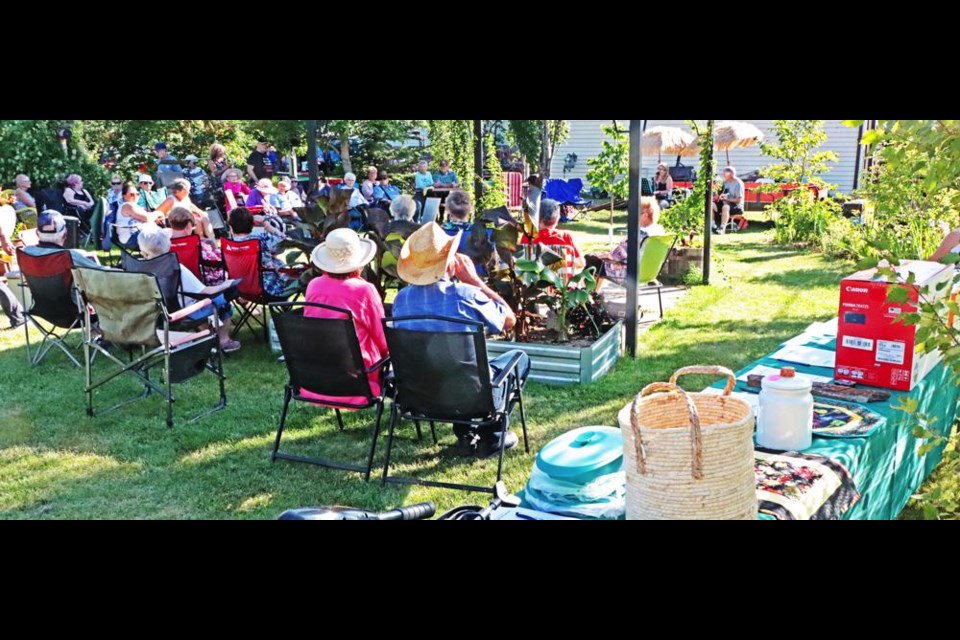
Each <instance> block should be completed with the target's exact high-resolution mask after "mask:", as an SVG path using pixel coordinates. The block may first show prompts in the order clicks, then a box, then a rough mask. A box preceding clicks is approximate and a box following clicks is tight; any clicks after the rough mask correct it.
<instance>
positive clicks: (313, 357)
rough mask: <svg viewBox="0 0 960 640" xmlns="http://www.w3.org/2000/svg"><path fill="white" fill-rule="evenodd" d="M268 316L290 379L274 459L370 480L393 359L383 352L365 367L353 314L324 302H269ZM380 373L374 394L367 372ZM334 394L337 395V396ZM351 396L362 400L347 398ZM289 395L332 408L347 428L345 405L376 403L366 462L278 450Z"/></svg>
mask: <svg viewBox="0 0 960 640" xmlns="http://www.w3.org/2000/svg"><path fill="white" fill-rule="evenodd" d="M308 308H313V309H326V310H328V311H333V312H336V313H338V314H342V315H343V317H342V318H311V317H306V316H304V310H305V309H308ZM269 309H270V315H271V317H272V318H273V322H274V325H275V326H276V328H277V337H278V338H279V339H280V348H281V349H282V350H283V356H284V362H285V363H286V365H287V372H288V374H289V376H290V377H289V379H288V381H287V385H286V386H285V387H284V389H283V409H281V411H280V423H279V425H278V426H277V438H276V440H275V441H274V443H273V453H272V454H271V457H270V459H271V461H276V459H277V458H280V459H282V460H292V461H294V462H305V463H307V464H315V465H318V466H321V467H327V468H331V469H342V470H344V471H356V472H358V473H363V474H364V475H365V478H366V479H367V480H369V479H370V469H371V468H372V467H373V455H374V453H375V452H376V449H377V438H378V437H379V435H380V420H381V418H382V416H383V400H384V396H385V395H386V393H385V389H386V371H387V367H388V365H389V362H390V358H389V357H385V358H383V359H382V360H380V361H379V362H376V363H374V364H373V365H371V366H369V367H367V366H366V365H365V364H364V362H363V356H362V355H361V353H360V341H359V340H358V339H357V331H356V328H355V327H354V324H353V314H351V313H350V312H349V311H348V310H346V309H339V308H337V307H331V306H328V305H324V304H317V303H311V302H275V303H272V304H270V305H269ZM371 373H379V381H380V392H379V393H378V394H374V393H373V390H372V389H371V388H370V380H369V378H368V376H369V375H370V374H371ZM304 391H307V392H310V393H315V394H318V395H322V396H328V397H329V398H325V399H324V400H322V401H320V400H317V399H315V398H310V397H307V396H304V395H303V392H304ZM335 398H336V399H335ZM351 398H362V401H361V402H359V403H357V402H348V400H349V399H351ZM291 400H300V401H303V402H309V403H312V404H322V405H323V406H327V407H330V408H332V409H333V411H334V413H335V414H336V417H337V426H338V427H339V428H340V430H341V431H343V429H344V425H343V417H342V416H341V415H340V410H341V409H346V410H350V411H356V410H359V409H370V408H376V410H377V413H376V418H375V419H374V423H373V437H372V439H371V440H372V441H371V443H370V453H369V455H368V456H367V464H366V466H360V465H356V464H346V463H342V462H336V461H333V460H328V459H325V458H309V457H306V456H301V455H295V454H291V453H285V452H283V451H280V438H281V437H283V429H284V426H285V425H286V421H287V410H288V407H289V405H290V401H291Z"/></svg>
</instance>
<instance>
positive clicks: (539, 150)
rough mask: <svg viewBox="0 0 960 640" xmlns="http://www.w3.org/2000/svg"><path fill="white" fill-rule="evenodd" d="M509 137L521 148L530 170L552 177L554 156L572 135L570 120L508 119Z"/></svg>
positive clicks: (544, 176) (545, 176) (545, 177)
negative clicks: (551, 168)
mask: <svg viewBox="0 0 960 640" xmlns="http://www.w3.org/2000/svg"><path fill="white" fill-rule="evenodd" d="M507 122H508V123H509V125H510V126H509V130H508V132H507V139H508V140H509V141H510V142H511V143H512V144H515V145H516V146H517V148H518V149H520V153H521V154H523V156H524V157H525V158H526V159H527V163H528V164H529V165H530V170H531V171H534V172H537V173H540V175H541V176H542V177H543V178H544V179H547V178H549V177H550V164H551V163H552V162H553V156H554V154H555V153H556V150H557V147H559V146H560V145H561V144H562V143H563V142H564V141H566V140H567V138H569V137H570V121H569V120H508V121H507Z"/></svg>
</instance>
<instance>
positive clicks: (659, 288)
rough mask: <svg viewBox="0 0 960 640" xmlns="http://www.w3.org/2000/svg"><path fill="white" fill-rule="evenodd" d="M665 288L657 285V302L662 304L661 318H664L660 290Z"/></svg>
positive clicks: (661, 305) (661, 306)
mask: <svg viewBox="0 0 960 640" xmlns="http://www.w3.org/2000/svg"><path fill="white" fill-rule="evenodd" d="M662 288H663V286H661V285H657V302H659V303H660V317H661V318H662V317H663V296H662V295H660V290H661V289H662Z"/></svg>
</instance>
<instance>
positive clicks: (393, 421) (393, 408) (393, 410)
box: [380, 402, 398, 487]
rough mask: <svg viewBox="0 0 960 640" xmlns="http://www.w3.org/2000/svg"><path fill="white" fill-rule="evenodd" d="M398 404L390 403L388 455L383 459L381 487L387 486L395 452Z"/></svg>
mask: <svg viewBox="0 0 960 640" xmlns="http://www.w3.org/2000/svg"><path fill="white" fill-rule="evenodd" d="M397 419H398V417H397V404H396V403H395V402H391V403H390V426H389V427H388V428H387V455H386V457H385V458H384V459H383V476H382V477H381V479H380V486H383V487H385V486H387V477H388V476H389V474H390V454H391V453H392V452H393V431H394V429H395V428H396V426H397Z"/></svg>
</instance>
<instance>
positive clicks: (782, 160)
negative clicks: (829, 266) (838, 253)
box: [760, 120, 840, 245]
mask: <svg viewBox="0 0 960 640" xmlns="http://www.w3.org/2000/svg"><path fill="white" fill-rule="evenodd" d="M773 130H774V133H775V134H776V138H777V139H776V142H762V143H760V148H761V149H762V150H763V153H764V155H767V156H769V157H771V158H773V159H775V160H779V162H775V163H773V164H771V165H768V166H766V167H764V168H763V170H762V171H763V174H764V175H766V176H768V177H770V178H773V179H774V180H778V181H780V182H785V183H794V184H800V185H804V184H806V183H812V184H815V185H817V186H818V187H819V188H820V190H821V191H823V190H827V189H829V188H831V187H833V186H834V185H829V184H827V183H826V181H825V180H823V178H821V177H820V175H821V174H823V173H825V172H826V171H827V170H828V169H829V167H830V163H831V162H837V160H839V157H838V156H837V154H836V152H834V151H817V149H818V148H819V147H820V146H822V145H823V143H824V142H826V141H827V134H826V132H825V131H824V130H823V120H774V121H773ZM767 211H768V212H769V213H770V215H771V217H772V218H774V219H775V220H776V228H775V230H774V240H775V241H776V242H777V243H779V244H805V245H818V244H821V243H822V240H823V238H824V237H825V234H826V233H827V230H828V229H829V228H830V227H831V225H832V224H833V223H834V221H835V220H837V218H838V216H839V213H840V212H839V208H838V207H837V206H836V204H835V203H834V202H833V201H829V200H817V199H815V198H813V197H811V194H810V192H809V191H808V190H807V189H804V188H800V189H796V190H794V191H791V192H790V193H788V194H787V195H786V196H785V197H783V198H780V199H779V200H777V201H776V202H774V203H772V204H771V205H768V206H767Z"/></svg>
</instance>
